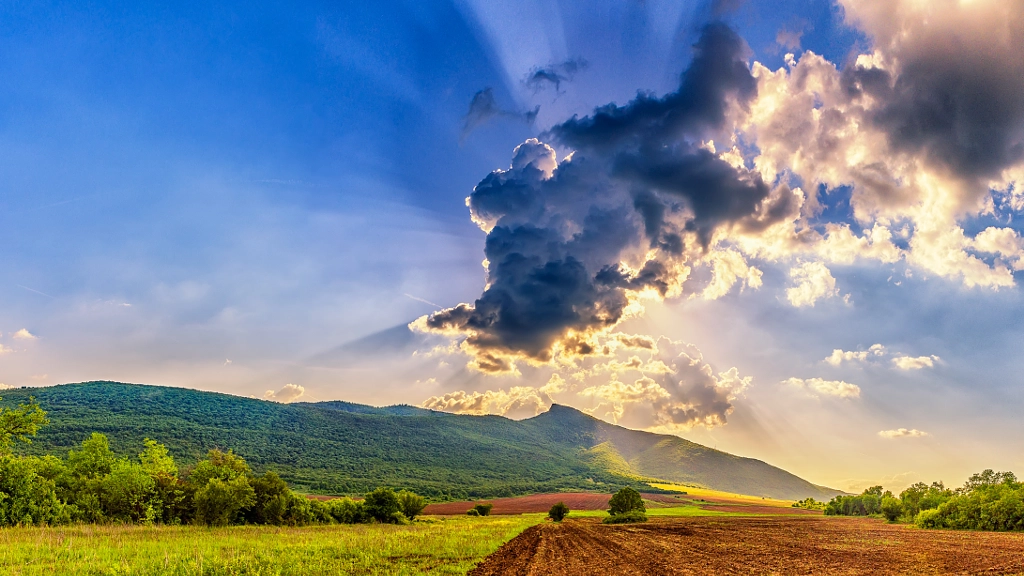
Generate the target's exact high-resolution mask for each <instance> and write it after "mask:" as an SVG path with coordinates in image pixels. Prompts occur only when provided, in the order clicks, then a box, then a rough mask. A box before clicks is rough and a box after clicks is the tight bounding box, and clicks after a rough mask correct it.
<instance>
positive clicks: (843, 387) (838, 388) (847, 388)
mask: <svg viewBox="0 0 1024 576" xmlns="http://www.w3.org/2000/svg"><path fill="white" fill-rule="evenodd" d="M782 383H783V384H785V385H787V386H792V387H794V388H800V389H802V390H806V391H807V392H808V393H810V394H812V395H820V396H836V397H839V398H859V397H860V386H857V385H856V384H850V383H849V382H844V381H842V380H824V379H822V378H806V379H804V378H788V379H786V380H783V381H782Z"/></svg>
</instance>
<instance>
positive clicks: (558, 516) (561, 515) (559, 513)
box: [548, 502, 569, 522]
mask: <svg viewBox="0 0 1024 576" xmlns="http://www.w3.org/2000/svg"><path fill="white" fill-rule="evenodd" d="M568 515H569V507H568V506H566V505H565V503H564V502H559V503H558V504H555V505H554V506H552V507H551V510H548V518H551V519H552V520H554V521H555V522H561V521H562V520H565V517H566V516H568Z"/></svg>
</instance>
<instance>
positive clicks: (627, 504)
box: [602, 486, 647, 524]
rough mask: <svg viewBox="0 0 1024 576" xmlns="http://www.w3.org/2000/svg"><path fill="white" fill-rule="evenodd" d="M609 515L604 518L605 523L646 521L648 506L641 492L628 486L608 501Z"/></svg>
mask: <svg viewBox="0 0 1024 576" xmlns="http://www.w3.org/2000/svg"><path fill="white" fill-rule="evenodd" d="M608 514H609V516H608V517H607V518H605V519H604V520H602V522H604V523H605V524H619V523H623V522H646V521H647V506H645V505H644V499H643V498H641V497H640V493H639V492H637V491H636V490H634V489H632V488H630V487H629V486H626V487H625V488H623V489H621V490H619V491H618V492H616V493H615V495H614V496H612V499H611V500H609V501H608Z"/></svg>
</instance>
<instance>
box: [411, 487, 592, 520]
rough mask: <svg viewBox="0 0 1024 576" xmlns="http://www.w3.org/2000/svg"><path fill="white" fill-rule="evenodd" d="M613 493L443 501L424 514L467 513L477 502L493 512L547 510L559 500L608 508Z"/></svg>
mask: <svg viewBox="0 0 1024 576" xmlns="http://www.w3.org/2000/svg"><path fill="white" fill-rule="evenodd" d="M611 497H612V495H611V494H592V493H589V492H567V493H564V494H534V495H533V496H520V497H517V498H496V499H494V500H478V501H476V502H443V503H440V504H428V505H427V507H426V509H425V510H423V513H424V514H436V515H439V516H451V515H456V514H465V513H466V510H469V509H470V508H472V507H473V506H475V505H477V504H494V508H492V509H491V514H528V513H530V512H547V511H548V510H550V509H551V507H552V506H554V505H555V504H557V503H558V502H565V505H566V506H568V507H569V509H570V510H606V509H607V508H608V500H610V499H611Z"/></svg>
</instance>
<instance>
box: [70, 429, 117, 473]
mask: <svg viewBox="0 0 1024 576" xmlns="http://www.w3.org/2000/svg"><path fill="white" fill-rule="evenodd" d="M116 461H117V456H116V455H115V454H114V452H113V451H111V450H110V442H109V441H107V437H106V436H105V435H103V434H100V433H99V432H93V433H92V435H90V436H89V438H87V439H86V440H84V441H83V442H82V449H81V450H78V451H75V450H71V451H70V452H68V469H69V470H70V472H71V474H72V475H73V476H75V477H76V478H79V479H91V478H100V477H102V476H106V475H107V474H110V471H111V469H113V467H114V462H116Z"/></svg>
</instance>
